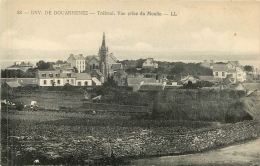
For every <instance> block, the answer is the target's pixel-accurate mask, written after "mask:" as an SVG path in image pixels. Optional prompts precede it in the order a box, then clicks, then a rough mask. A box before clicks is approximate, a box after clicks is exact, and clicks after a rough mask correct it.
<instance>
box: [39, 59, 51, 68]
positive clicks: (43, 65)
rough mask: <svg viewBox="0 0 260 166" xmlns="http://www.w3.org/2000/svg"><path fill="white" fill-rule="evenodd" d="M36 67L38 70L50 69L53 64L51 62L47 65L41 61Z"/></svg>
mask: <svg viewBox="0 0 260 166" xmlns="http://www.w3.org/2000/svg"><path fill="white" fill-rule="evenodd" d="M36 65H37V68H38V69H48V68H49V67H50V66H51V64H50V63H49V62H47V63H46V62H45V61H43V60H40V61H39V62H37V63H36Z"/></svg>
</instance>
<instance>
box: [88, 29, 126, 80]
mask: <svg viewBox="0 0 260 166" xmlns="http://www.w3.org/2000/svg"><path fill="white" fill-rule="evenodd" d="M85 63H86V72H88V73H89V74H91V76H93V77H96V78H98V79H99V80H100V81H101V82H102V83H104V82H105V81H106V80H107V78H108V77H111V76H113V75H114V73H115V72H116V71H117V70H120V69H122V64H121V63H118V62H117V59H116V57H115V56H114V55H113V53H109V51H108V47H107V46H106V37H105V33H103V40H102V44H101V47H100V48H99V51H98V55H93V56H87V57H86V58H85Z"/></svg>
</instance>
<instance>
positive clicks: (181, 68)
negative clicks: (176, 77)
mask: <svg viewBox="0 0 260 166" xmlns="http://www.w3.org/2000/svg"><path fill="white" fill-rule="evenodd" d="M184 70H185V67H184V64H183V63H177V64H176V65H175V66H174V67H173V68H172V69H171V73H172V74H180V73H181V72H183V71H184Z"/></svg>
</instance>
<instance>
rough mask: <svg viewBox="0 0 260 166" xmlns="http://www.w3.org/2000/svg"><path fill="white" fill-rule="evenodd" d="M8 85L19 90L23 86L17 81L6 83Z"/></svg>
mask: <svg viewBox="0 0 260 166" xmlns="http://www.w3.org/2000/svg"><path fill="white" fill-rule="evenodd" d="M6 84H7V85H8V86H9V87H11V88H17V87H19V86H22V85H21V84H19V83H18V82H17V81H11V82H6Z"/></svg>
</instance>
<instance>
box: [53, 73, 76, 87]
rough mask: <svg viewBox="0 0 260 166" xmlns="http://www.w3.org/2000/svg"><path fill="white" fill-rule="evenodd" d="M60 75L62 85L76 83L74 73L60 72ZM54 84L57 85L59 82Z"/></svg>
mask: <svg viewBox="0 0 260 166" xmlns="http://www.w3.org/2000/svg"><path fill="white" fill-rule="evenodd" d="M60 77H61V78H62V80H61V83H62V81H63V85H65V84H70V85H73V86H75V85H76V73H60ZM56 85H59V82H56Z"/></svg>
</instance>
